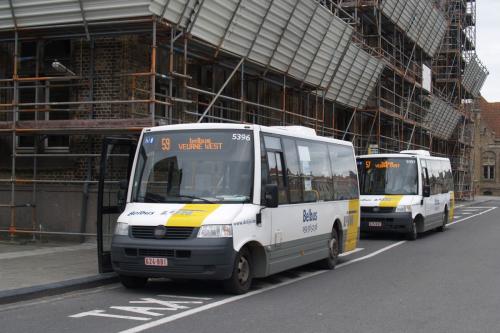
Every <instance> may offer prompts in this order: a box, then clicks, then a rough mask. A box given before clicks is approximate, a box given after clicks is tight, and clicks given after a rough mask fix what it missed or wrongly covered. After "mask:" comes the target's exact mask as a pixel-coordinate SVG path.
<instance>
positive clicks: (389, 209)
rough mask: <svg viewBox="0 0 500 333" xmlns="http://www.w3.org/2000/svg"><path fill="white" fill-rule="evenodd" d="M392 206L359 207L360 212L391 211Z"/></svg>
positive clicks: (392, 210)
mask: <svg viewBox="0 0 500 333" xmlns="http://www.w3.org/2000/svg"><path fill="white" fill-rule="evenodd" d="M394 209H395V208H394V207H378V206H376V207H361V213H393V212H394Z"/></svg>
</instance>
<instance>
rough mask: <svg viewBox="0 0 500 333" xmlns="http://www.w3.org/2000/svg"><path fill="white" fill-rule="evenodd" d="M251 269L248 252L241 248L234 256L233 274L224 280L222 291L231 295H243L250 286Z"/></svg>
mask: <svg viewBox="0 0 500 333" xmlns="http://www.w3.org/2000/svg"><path fill="white" fill-rule="evenodd" d="M252 278H253V268H252V260H251V256H250V252H249V251H248V249H246V248H242V249H241V250H240V251H239V252H238V254H237V255H236V258H235V261H234V265H233V273H232V274H231V277H230V278H229V279H227V280H224V289H225V290H226V292H228V293H231V294H237V295H240V294H244V293H246V292H247V291H248V290H249V289H250V286H251V285H252Z"/></svg>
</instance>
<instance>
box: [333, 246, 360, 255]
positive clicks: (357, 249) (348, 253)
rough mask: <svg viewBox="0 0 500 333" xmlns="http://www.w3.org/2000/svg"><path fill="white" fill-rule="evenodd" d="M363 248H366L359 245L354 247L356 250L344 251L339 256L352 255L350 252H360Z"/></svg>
mask: <svg viewBox="0 0 500 333" xmlns="http://www.w3.org/2000/svg"><path fill="white" fill-rule="evenodd" d="M363 250H364V248H362V247H357V248H355V249H354V250H352V251H347V252H344V253H341V254H339V257H345V256H348V255H350V254H353V253H356V252H359V251H363Z"/></svg>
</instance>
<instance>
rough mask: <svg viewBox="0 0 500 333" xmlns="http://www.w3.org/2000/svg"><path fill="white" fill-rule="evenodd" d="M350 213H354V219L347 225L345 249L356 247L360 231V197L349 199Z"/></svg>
mask: <svg viewBox="0 0 500 333" xmlns="http://www.w3.org/2000/svg"><path fill="white" fill-rule="evenodd" d="M349 215H352V220H350V223H349V224H348V225H347V237H346V240H345V246H344V251H345V252H347V251H352V250H355V249H356V246H357V242H358V232H359V199H353V200H349Z"/></svg>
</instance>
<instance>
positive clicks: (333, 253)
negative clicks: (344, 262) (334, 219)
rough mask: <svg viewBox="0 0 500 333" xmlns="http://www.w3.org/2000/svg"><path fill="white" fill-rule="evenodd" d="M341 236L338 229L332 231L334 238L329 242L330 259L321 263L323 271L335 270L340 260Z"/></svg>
mask: <svg viewBox="0 0 500 333" xmlns="http://www.w3.org/2000/svg"><path fill="white" fill-rule="evenodd" d="M339 252H340V250H339V235H338V233H337V229H333V230H332V238H331V239H330V240H329V241H328V258H325V259H323V260H321V261H320V262H319V265H320V267H321V268H322V269H334V268H335V265H336V264H337V260H338V258H339Z"/></svg>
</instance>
